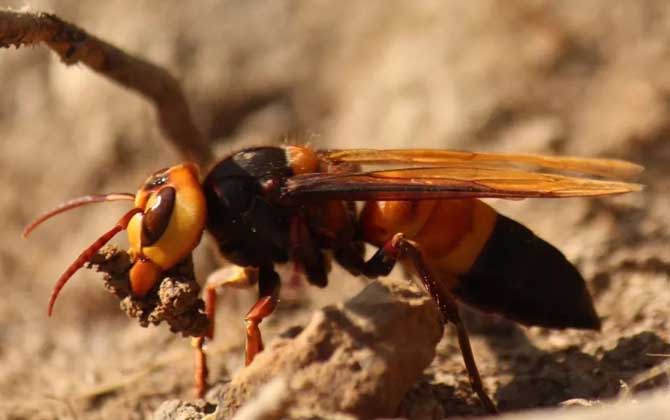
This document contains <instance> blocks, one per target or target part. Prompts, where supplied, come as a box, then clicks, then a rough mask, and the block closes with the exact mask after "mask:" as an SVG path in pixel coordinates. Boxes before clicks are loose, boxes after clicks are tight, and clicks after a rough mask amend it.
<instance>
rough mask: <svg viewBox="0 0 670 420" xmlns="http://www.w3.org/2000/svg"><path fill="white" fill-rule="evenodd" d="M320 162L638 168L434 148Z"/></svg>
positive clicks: (620, 174) (591, 170) (343, 153)
mask: <svg viewBox="0 0 670 420" xmlns="http://www.w3.org/2000/svg"><path fill="white" fill-rule="evenodd" d="M319 154H320V156H321V157H322V158H323V159H326V160H331V161H334V162H347V163H357V164H362V165H364V164H370V165H404V166H407V165H420V166H451V165H471V166H476V167H494V168H501V169H512V168H515V169H524V168H527V167H531V168H533V169H535V168H538V169H539V168H546V169H552V170H554V171H559V172H577V173H581V174H588V175H598V176H606V177H612V178H630V177H633V176H635V175H637V174H638V173H640V172H641V171H642V170H643V168H642V166H639V165H636V164H634V163H631V162H626V161H623V160H617V159H591V158H580V157H570V156H545V155H538V154H522V153H478V152H461V151H454V150H438V149H389V150H377V149H348V150H325V151H320V152H319Z"/></svg>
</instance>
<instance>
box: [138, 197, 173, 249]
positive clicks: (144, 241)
mask: <svg viewBox="0 0 670 420" xmlns="http://www.w3.org/2000/svg"><path fill="white" fill-rule="evenodd" d="M176 196H177V191H176V190H175V189H174V188H173V187H165V188H161V189H160V190H159V191H158V192H157V193H156V200H155V202H154V204H153V205H152V206H151V207H150V208H149V209H148V210H146V211H145V212H144V216H143V217H142V234H141V245H142V246H143V247H145V246H151V245H153V244H154V243H156V241H158V240H159V239H160V237H161V236H162V235H163V233H164V232H165V229H167V226H168V223H170V216H172V210H173V209H174V204H175V197H176Z"/></svg>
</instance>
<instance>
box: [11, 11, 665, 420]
mask: <svg viewBox="0 0 670 420" xmlns="http://www.w3.org/2000/svg"><path fill="white" fill-rule="evenodd" d="M25 3H26V2H24V1H21V2H18V1H7V2H5V4H6V5H9V6H13V7H22V6H23V5H24V4H25ZM29 4H30V6H31V7H32V8H33V9H34V10H46V11H52V12H54V13H56V14H57V15H59V16H60V17H61V18H63V19H65V20H68V21H70V22H74V23H76V24H78V25H80V26H81V27H82V28H84V29H86V30H88V31H89V32H90V33H92V34H95V35H97V36H99V37H101V38H103V39H105V40H107V41H110V42H112V43H114V44H115V45H117V46H119V47H121V48H123V49H125V50H126V51H128V52H130V53H132V54H135V55H138V56H142V57H145V58H147V59H150V60H151V61H153V62H155V63H157V64H159V65H161V66H163V67H164V68H166V69H168V70H169V71H170V72H171V73H172V74H173V75H175V76H176V77H177V78H178V79H179V80H180V81H181V82H182V85H183V88H184V90H185V94H186V97H187V98H188V100H189V102H190V105H191V106H192V109H193V111H194V115H195V119H196V123H197V124H198V126H199V127H200V128H201V129H202V130H203V132H204V133H205V135H206V136H207V138H210V139H213V140H212V146H213V148H214V150H215V151H216V154H217V156H224V155H225V154H226V153H229V152H230V151H232V150H235V149H238V148H240V147H244V146H249V145H259V144H271V143H280V142H284V141H294V142H310V143H311V144H313V145H314V146H316V147H338V148H344V147H386V148H390V147H433V148H451V149H468V150H481V151H515V152H532V153H550V154H569V155H584V156H607V157H618V158H624V159H629V160H632V161H635V162H637V163H640V164H642V165H644V166H645V167H646V171H645V172H644V173H643V174H642V175H641V176H640V178H639V181H640V182H642V183H644V184H645V185H646V188H645V190H644V191H642V192H640V193H634V194H629V195H626V196H621V197H616V198H605V199H566V200H524V201H504V200H492V201H491V203H492V204H493V205H494V206H495V207H496V208H497V209H498V210H499V211H500V212H501V213H503V214H505V215H508V216H510V217H513V218H514V219H516V220H518V221H521V222H522V223H524V224H525V225H527V226H528V227H530V228H531V229H532V230H534V231H535V232H536V233H537V234H538V235H540V236H542V237H543V238H545V239H547V240H549V241H550V242H552V243H553V244H555V245H556V246H557V247H559V248H560V249H561V250H563V252H564V253H565V254H566V256H567V257H568V258H569V259H570V260H571V261H573V262H574V263H575V264H576V265H577V266H578V267H579V269H580V270H581V272H582V273H583V274H584V276H585V278H586V279H587V282H588V287H589V289H590V291H591V292H592V294H593V297H594V300H595V306H596V309H597V310H598V313H599V314H600V316H601V319H602V321H603V328H602V331H601V332H583V331H573V330H566V331H551V330H547V329H541V328H524V327H521V326H519V325H517V324H515V323H513V322H509V321H506V320H503V319H500V318H497V317H493V316H488V315H482V314H480V313H475V312H474V311H468V312H467V315H466V321H467V324H468V327H469V329H470V331H471V339H472V342H473V350H474V353H475V357H476V359H477V361H478V364H479V368H480V371H481V373H482V376H483V380H484V384H485V386H486V387H487V389H488V391H489V393H490V394H491V395H492V397H493V399H494V400H495V401H496V402H497V403H498V405H499V407H500V409H501V410H503V411H515V410H522V409H527V408H537V407H557V406H561V405H588V404H590V405H599V404H605V405H608V404H611V403H612V402H613V401H614V400H619V399H621V398H624V399H625V398H628V399H635V398H637V397H638V396H639V395H641V393H642V392H643V391H646V390H649V389H665V390H667V389H668V387H669V385H668V375H670V373H669V372H668V368H667V365H666V368H665V369H663V368H657V369H656V370H655V371H654V370H652V371H650V369H653V368H654V367H655V366H659V365H660V364H661V363H664V362H665V361H666V360H667V356H668V354H670V165H669V164H668V162H670V7H668V3H667V1H666V0H656V1H654V0H649V1H636V2H611V1H609V0H593V1H589V2H584V3H580V4H579V5H578V6H577V5H576V4H572V3H570V2H552V1H548V0H538V1H508V2H497V1H477V2H462V1H455V0H454V1H451V0H450V1H442V0H421V1H412V2H407V1H402V0H397V1H396V0H384V1H366V2H340V1H335V0H332V1H331V0H319V1H311V2H292V1H288V0H286V1H284V0H277V1H272V2H263V1H236V0H227V1H215V0H202V1H200V2H198V3H197V5H195V4H193V5H191V4H188V3H184V2H179V1H173V0H170V1H162V2H160V3H155V2H132V1H122V0H119V1H112V2H79V1H75V0H40V1H38V0H35V1H31V2H29ZM0 81H1V85H2V94H0V148H1V151H2V153H0V180H2V181H3V182H2V185H3V192H2V194H0V212H1V213H2V215H3V217H2V218H0V228H1V229H2V232H3V235H2V236H0V277H1V278H2V279H3V281H2V282H0V296H1V298H0V396H1V397H0V419H2V420H4V419H24V418H29V419H63V418H73V419H74V418H76V419H83V418H86V419H107V418H124V419H140V418H146V417H147V416H149V415H150V414H151V413H152V412H153V411H154V410H155V409H156V408H157V407H158V406H159V405H160V404H161V403H162V402H163V401H165V400H168V399H174V398H180V399H189V398H191V395H192V394H191V393H192V355H191V348H190V345H189V340H188V339H186V338H183V337H181V336H180V335H176V334H172V333H170V330H169V327H168V326H166V325H160V326H158V327H154V326H151V327H149V328H142V327H141V326H140V325H139V324H138V322H136V320H130V319H128V318H127V316H126V315H125V314H124V313H123V312H122V311H121V310H119V301H118V299H116V298H115V297H114V296H113V295H110V294H109V293H107V292H106V291H105V287H104V284H103V281H102V276H101V275H100V274H99V273H95V272H94V271H92V270H82V271H81V272H80V273H77V274H76V276H75V278H73V279H72V281H71V283H70V284H68V285H67V287H66V288H65V289H64V290H63V292H62V293H61V295H60V297H59V301H58V303H57V304H56V307H55V312H54V315H53V316H52V317H51V318H48V317H47V316H46V303H47V298H48V296H49V293H50V290H51V287H52V285H53V283H54V282H55V281H56V279H57V278H58V276H59V275H60V273H61V272H62V271H63V270H64V269H65V268H66V267H67V265H68V264H69V263H70V262H71V261H72V260H74V259H75V258H76V257H77V255H78V254H79V252H80V251H81V250H82V249H84V248H85V247H86V246H87V245H88V244H90V243H91V242H92V241H93V240H94V239H95V238H97V236H98V235H99V234H100V233H102V232H104V231H106V230H108V229H109V228H110V227H111V226H112V224H113V223H115V222H116V220H117V218H118V217H119V215H120V214H122V212H123V211H124V210H125V208H126V206H127V204H126V205H124V204H123V203H119V204H116V203H112V204H100V205H97V206H92V207H88V208H85V209H79V210H76V211H73V212H71V213H69V214H66V215H62V216H59V218H58V219H57V220H54V221H51V222H49V223H47V224H45V225H44V226H43V227H40V229H39V230H38V231H36V232H34V233H33V234H32V235H31V237H30V239H29V240H27V241H24V240H21V239H20V233H21V230H22V229H23V227H24V226H25V225H26V223H28V222H29V221H30V220H31V219H32V218H34V217H35V216H37V215H38V214H40V213H41V212H42V211H44V210H46V209H48V208H51V207H53V206H54V205H56V204H58V203H60V202H61V201H63V200H64V199H66V198H70V197H75V196H79V195H83V194H88V193H102V192H113V191H127V192H134V190H135V189H136V188H137V187H138V186H139V184H140V183H141V182H142V181H143V180H144V179H145V178H146V177H147V176H148V175H149V174H151V173H152V172H153V171H155V170H156V169H158V168H161V167H166V166H169V165H170V164H173V163H175V162H179V161H180V160H181V158H180V156H179V155H178V154H177V152H176V151H175V150H174V149H172V147H171V146H170V145H169V144H168V143H167V142H166V141H165V139H164V138H163V136H162V134H161V131H160V129H159V126H158V123H157V121H156V118H155V114H154V110H153V108H152V107H151V105H150V104H149V103H148V102H146V101H145V100H144V99H142V98H140V97H138V96H136V95H135V94H133V93H130V92H128V91H126V90H123V89H120V88H119V87H118V86H116V85H114V84H112V83H110V82H109V81H108V80H105V79H103V78H102V77H100V76H98V75H96V74H94V73H92V72H91V71H89V70H87V69H86V68H84V67H82V66H72V67H66V66H65V65H63V64H62V63H60V62H59V60H58V59H57V58H56V56H55V55H54V54H53V53H51V52H49V51H48V50H47V49H46V48H44V47H36V48H23V49H19V50H15V49H3V50H0ZM115 242H116V243H118V244H119V246H122V247H123V246H126V240H125V238H124V237H123V235H119V237H118V239H116V240H115ZM208 242H209V241H208V240H205V241H204V243H203V244H202V245H201V246H200V247H199V249H198V250H197V252H196V253H195V255H194V267H195V270H196V277H197V278H198V279H200V282H201V284H202V281H203V279H204V278H205V277H206V275H207V274H208V273H210V272H212V271H213V270H214V269H216V267H217V266H218V265H220V264H221V261H220V260H219V259H218V257H217V256H216V255H215V252H214V251H213V247H212V246H211V244H209V243H208ZM282 273H283V274H285V276H284V277H285V279H286V280H287V281H286V282H285V285H284V288H283V291H282V302H281V305H280V307H279V309H278V311H277V312H276V314H275V315H273V316H272V317H271V318H270V319H268V320H267V321H265V322H264V323H263V325H262V329H263V333H264V335H265V337H266V338H267V339H268V340H271V339H272V337H275V336H277V335H278V334H280V333H282V332H285V331H286V330H287V329H289V328H290V327H293V326H295V325H303V326H304V325H305V324H306V323H307V321H308V320H309V318H310V316H311V314H312V313H313V311H314V310H315V309H316V308H320V307H322V306H324V305H326V304H330V303H334V302H340V301H342V300H344V299H346V298H349V297H351V296H353V295H355V294H356V293H358V292H359V291H360V290H361V289H362V288H363V286H364V283H363V282H362V281H361V280H360V279H356V278H352V277H351V276H349V275H347V274H346V273H344V272H343V271H342V270H340V269H337V268H336V269H334V270H333V272H332V275H331V277H330V286H329V287H328V288H326V289H316V288H310V287H308V286H305V285H297V286H296V285H295V283H291V282H290V281H288V280H289V277H290V270H288V269H287V270H285V271H284V272H282ZM400 274H401V273H398V275H400ZM254 298H255V294H254V292H253V291H235V292H229V293H227V294H225V295H224V296H222V297H221V298H220V299H219V307H218V308H219V313H218V318H217V323H216V335H217V339H216V340H215V342H214V343H212V344H211V345H210V346H209V353H210V354H211V355H212V356H211V357H210V359H211V360H212V366H211V370H210V375H211V378H218V380H219V381H225V380H226V379H228V378H230V377H231V376H232V374H233V373H234V372H236V371H237V370H239V369H240V368H241V367H242V365H243V345H244V344H243V343H244V341H243V338H244V323H243V322H242V318H243V316H244V314H245V313H246V311H247V310H248V308H249V307H250V306H251V305H252V303H253V301H254ZM566 304H569V303H568V302H566ZM649 372H651V373H649ZM654 372H656V373H654ZM622 391H623V393H622ZM624 394H625V395H627V396H625V397H621V395H624ZM595 409H596V410H597V408H595ZM480 414H483V412H482V409H481V408H480V406H479V404H478V402H477V400H476V398H475V397H474V396H473V395H472V393H471V391H470V387H469V384H468V378H467V374H466V373H465V369H464V366H463V362H462V360H461V356H460V352H459V350H458V344H457V341H456V338H455V336H454V334H453V331H452V329H451V328H446V329H445V335H444V337H443V339H442V340H441V342H440V343H439V345H438V347H437V356H436V357H435V359H434V360H433V362H432V364H431V365H430V367H429V368H428V369H427V370H426V371H425V372H424V375H423V378H422V379H420V380H419V382H418V383H416V384H415V385H414V386H413V387H412V388H411V390H410V392H409V394H407V396H406V397H405V400H404V401H403V403H402V405H401V408H400V412H399V413H397V415H398V416H404V417H411V418H441V417H444V416H457V415H480Z"/></svg>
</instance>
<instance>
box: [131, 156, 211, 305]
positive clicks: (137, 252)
mask: <svg viewBox="0 0 670 420" xmlns="http://www.w3.org/2000/svg"><path fill="white" fill-rule="evenodd" d="M135 206H136V207H137V208H140V209H143V211H142V212H141V213H137V214H135V215H134V216H133V217H132V218H131V219H130V222H129V223H128V227H127V230H128V241H129V242H130V254H131V256H132V257H133V260H134V262H135V264H134V265H133V269H132V270H131V273H130V280H131V286H132V289H133V293H134V294H135V295H137V296H143V295H144V294H145V293H146V292H148V291H149V290H150V289H151V288H152V287H153V286H154V284H155V283H156V281H157V280H158V278H159V277H160V275H161V273H162V272H163V271H165V270H168V269H170V268H171V267H173V266H174V265H176V264H177V263H178V262H179V261H181V260H182V259H184V258H185V257H186V256H187V255H188V254H189V253H190V252H191V251H192V250H193V249H194V248H195V247H196V246H197V245H198V243H199V242H200V238H201V236H202V232H203V230H204V229H205V219H206V217H207V211H206V209H207V207H206V204H205V196H204V194H203V192H202V189H201V187H200V182H199V181H198V170H197V168H196V167H195V165H193V164H182V165H177V166H173V167H171V168H168V169H164V170H161V171H158V172H156V173H155V174H153V175H152V176H150V177H149V178H148V179H147V181H146V182H145V183H144V185H143V186H142V188H140V190H139V191H138V192H137V194H136V195H135Z"/></svg>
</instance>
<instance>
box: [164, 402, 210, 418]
mask: <svg viewBox="0 0 670 420" xmlns="http://www.w3.org/2000/svg"><path fill="white" fill-rule="evenodd" d="M213 412H214V406H212V405H210V404H207V403H205V402H204V401H199V402H197V403H188V402H184V401H180V400H168V401H165V402H164V403H163V404H161V405H160V406H159V407H158V408H157V409H156V411H155V412H154V414H153V415H152V416H151V419H152V420H214V416H213V414H212V413H213Z"/></svg>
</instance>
